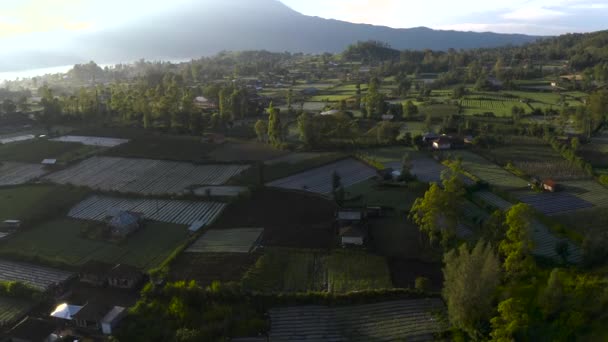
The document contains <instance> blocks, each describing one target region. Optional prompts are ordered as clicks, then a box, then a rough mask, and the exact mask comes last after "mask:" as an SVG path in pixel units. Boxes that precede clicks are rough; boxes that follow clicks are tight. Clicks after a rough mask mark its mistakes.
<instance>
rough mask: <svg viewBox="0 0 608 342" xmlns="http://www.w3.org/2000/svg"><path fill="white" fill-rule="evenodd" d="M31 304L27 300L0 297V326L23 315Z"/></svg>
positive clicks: (29, 308) (32, 304) (12, 321)
mask: <svg viewBox="0 0 608 342" xmlns="http://www.w3.org/2000/svg"><path fill="white" fill-rule="evenodd" d="M33 306H34V303H32V302H31V301H29V300H25V299H17V298H10V297H0V328H1V327H3V326H4V325H6V324H11V323H14V322H15V321H16V320H18V319H20V318H21V317H24V316H25V315H27V313H28V311H29V310H31V308H32V307H33Z"/></svg>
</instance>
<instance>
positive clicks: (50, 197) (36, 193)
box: [0, 184, 86, 221]
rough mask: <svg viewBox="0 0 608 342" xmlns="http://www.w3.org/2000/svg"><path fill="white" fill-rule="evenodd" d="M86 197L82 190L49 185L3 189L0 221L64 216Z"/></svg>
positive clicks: (0, 198)
mask: <svg viewBox="0 0 608 342" xmlns="http://www.w3.org/2000/svg"><path fill="white" fill-rule="evenodd" d="M59 193H60V194H61V196H57V194H59ZM85 195H86V192H85V191H83V190H82V189H77V188H71V187H66V186H58V185H47V184H36V185H23V186H18V187H9V188H2V189H0V220H7V219H19V220H22V221H32V220H42V219H48V218H52V217H55V216H57V215H63V214H65V213H66V212H67V211H68V210H69V208H70V207H71V206H72V205H74V204H75V203H77V202H78V201H80V200H81V199H82V198H83V197H84V196H85Z"/></svg>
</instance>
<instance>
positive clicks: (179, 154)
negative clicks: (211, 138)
mask: <svg viewBox="0 0 608 342" xmlns="http://www.w3.org/2000/svg"><path fill="white" fill-rule="evenodd" d="M99 133H104V134H103V136H112V135H111V134H109V133H112V132H106V131H102V132H99ZM118 133H121V132H120V131H118ZM119 137H121V138H127V137H128V138H129V142H127V143H126V144H122V145H119V146H116V147H114V148H111V149H109V150H107V151H105V153H104V155H106V156H111V157H124V158H148V159H162V160H173V161H185V162H207V161H208V158H207V153H209V152H210V151H213V150H214V149H215V148H217V147H218V146H219V145H217V144H213V143H206V142H203V141H202V139H201V137H191V136H175V135H164V134H155V133H149V132H145V131H136V132H131V131H127V132H124V133H123V134H120V135H119Z"/></svg>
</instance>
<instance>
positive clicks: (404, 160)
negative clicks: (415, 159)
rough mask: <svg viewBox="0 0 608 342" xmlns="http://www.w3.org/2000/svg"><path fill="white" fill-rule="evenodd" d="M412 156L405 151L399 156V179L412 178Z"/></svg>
mask: <svg viewBox="0 0 608 342" xmlns="http://www.w3.org/2000/svg"><path fill="white" fill-rule="evenodd" d="M412 166H413V164H412V158H411V156H410V154H409V153H405V154H404V155H403V157H401V177H400V178H401V180H408V179H411V178H412V173H411V172H412Z"/></svg>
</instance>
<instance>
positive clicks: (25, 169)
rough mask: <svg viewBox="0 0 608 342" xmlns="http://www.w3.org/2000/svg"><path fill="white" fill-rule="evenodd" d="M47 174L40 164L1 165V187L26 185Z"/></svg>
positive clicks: (9, 163) (5, 163)
mask: <svg viewBox="0 0 608 342" xmlns="http://www.w3.org/2000/svg"><path fill="white" fill-rule="evenodd" d="M46 173H47V171H45V170H44V167H43V166H42V165H39V164H25V163H16V162H1V163H0V186H7V185H18V184H24V183H27V182H29V181H31V180H34V179H36V178H39V177H42V176H44V175H45V174H46Z"/></svg>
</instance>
